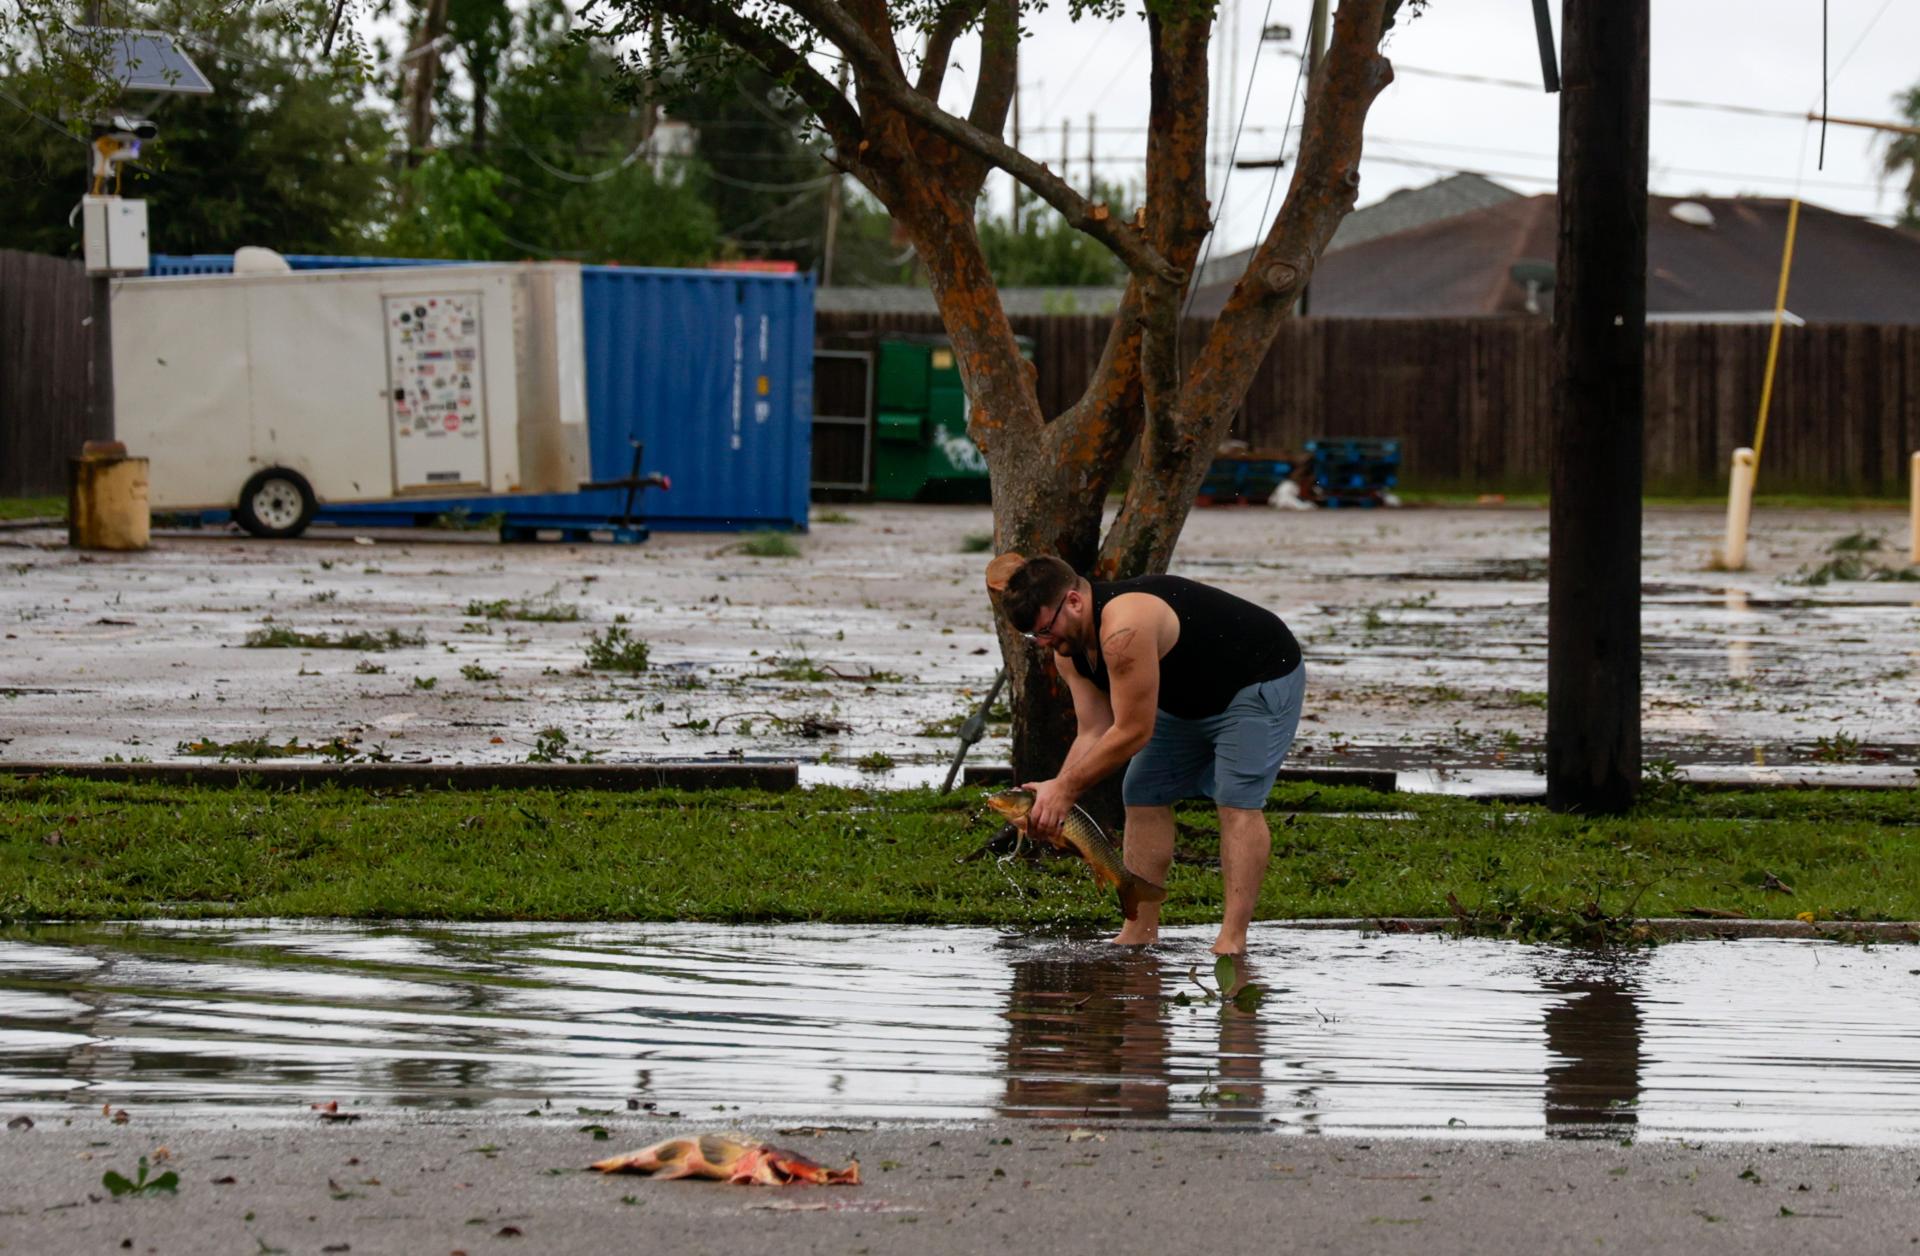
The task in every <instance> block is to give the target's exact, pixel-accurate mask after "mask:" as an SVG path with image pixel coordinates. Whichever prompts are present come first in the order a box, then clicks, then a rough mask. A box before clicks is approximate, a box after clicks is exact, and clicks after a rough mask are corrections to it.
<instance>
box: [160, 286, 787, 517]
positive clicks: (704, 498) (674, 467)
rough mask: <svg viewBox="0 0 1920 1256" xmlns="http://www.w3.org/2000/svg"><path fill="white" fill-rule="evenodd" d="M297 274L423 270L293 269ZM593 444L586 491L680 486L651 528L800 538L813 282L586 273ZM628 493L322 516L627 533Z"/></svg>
mask: <svg viewBox="0 0 1920 1256" xmlns="http://www.w3.org/2000/svg"><path fill="white" fill-rule="evenodd" d="M287 261H288V263H289V264H291V265H292V266H293V267H294V268H295V269H297V270H333V269H349V268H357V267H362V266H393V265H408V264H418V263H407V262H404V261H399V260H394V259H387V258H341V257H323V256H313V255H291V256H289V257H288V258H287ZM232 267H233V261H232V258H231V257H228V256H225V255H220V254H201V255H197V256H191V257H169V256H165V255H159V256H156V257H155V258H154V259H153V265H152V268H151V273H152V274H155V275H180V274H203V275H204V274H221V273H226V272H230V271H231V270H232ZM580 289H581V305H582V310H581V313H582V322H583V324H584V329H585V337H586V346H585V350H586V370H587V432H588V443H589V447H590V450H591V459H592V467H593V478H594V479H595V480H617V479H622V478H624V477H626V476H627V475H628V474H629V473H630V472H631V471H632V469H633V449H632V446H631V444H630V441H632V440H639V441H641V442H643V443H644V445H645V447H646V456H645V461H644V463H643V465H642V470H643V471H658V472H660V473H662V474H664V475H666V476H667V477H668V478H669V479H670V480H671V481H672V484H673V487H672V489H671V490H668V491H666V492H662V491H660V490H658V489H648V490H646V491H645V492H643V493H641V494H640V495H639V497H638V498H637V499H636V504H635V514H636V517H637V518H638V519H639V520H640V522H642V523H643V524H644V526H646V527H649V528H655V529H660V530H664V531H705V530H719V529H739V528H795V529H804V528H805V527H806V526H807V502H808V481H809V478H810V471H811V462H812V448H811V441H812V423H813V418H812V413H813V404H812V399H813V280H812V277H811V276H807V275H768V274H758V273H748V272H736V271H707V270H661V269H652V268H643V267H628V266H583V267H582V268H581V276H580ZM626 497H627V494H626V492H625V490H621V489H601V490H596V491H593V492H585V493H556V494H516V495H512V496H507V497H473V498H458V499H443V498H436V499H433V500H432V501H417V500H414V501H404V502H393V503H391V504H387V503H379V504H364V505H353V506H327V507H323V508H322V509H321V511H320V517H321V518H322V519H327V520H332V521H334V522H337V523H346V524H355V523H357V524H361V525H364V526H372V525H375V524H381V523H409V522H416V521H418V520H420V519H421V518H423V517H431V516H433V515H438V514H440V513H443V512H447V511H456V510H463V511H465V512H467V514H468V515H469V516H472V517H483V516H487V515H492V514H503V515H505V516H506V517H507V522H508V525H509V526H510V527H516V528H529V527H547V528H571V529H585V528H593V527H597V526H602V525H605V524H606V523H607V522H608V521H610V520H615V519H618V518H619V517H620V516H621V513H622V511H623V509H624V506H625V502H626Z"/></svg>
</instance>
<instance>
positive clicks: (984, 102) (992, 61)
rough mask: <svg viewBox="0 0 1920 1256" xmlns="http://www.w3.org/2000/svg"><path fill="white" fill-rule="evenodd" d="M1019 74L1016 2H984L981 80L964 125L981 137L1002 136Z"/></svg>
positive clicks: (1018, 26) (975, 88)
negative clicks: (976, 130) (975, 130)
mask: <svg viewBox="0 0 1920 1256" xmlns="http://www.w3.org/2000/svg"><path fill="white" fill-rule="evenodd" d="M1019 73H1020V4H1019V0H987V13H986V20H985V21H984V22H982V23H981V25H980V79H979V82H978V83H976V84H975V85H974V89H973V108H972V109H971V110H970V111H969V112H968V114H967V121H968V122H970V123H972V124H973V125H974V126H975V127H977V128H978V129H979V130H980V132H981V134H983V135H1001V134H1004V133H1005V131H1006V128H1007V109H1008V108H1009V107H1010V106H1011V105H1012V104H1013V93H1014V92H1015V91H1017V90H1019Z"/></svg>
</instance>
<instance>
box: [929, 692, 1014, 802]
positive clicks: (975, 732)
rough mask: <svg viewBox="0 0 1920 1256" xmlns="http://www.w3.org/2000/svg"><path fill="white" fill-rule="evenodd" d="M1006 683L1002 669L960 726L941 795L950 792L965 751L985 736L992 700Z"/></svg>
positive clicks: (964, 756)
mask: <svg viewBox="0 0 1920 1256" xmlns="http://www.w3.org/2000/svg"><path fill="white" fill-rule="evenodd" d="M1006 683H1007V669H1006V668H1004V667H1003V668H1001V669H1000V673H999V675H997V676H995V677H994V678H993V688H991V689H989V690H987V700H986V701H985V702H982V703H981V704H980V709H979V710H977V711H975V712H974V713H973V714H972V715H969V716H968V717H967V722H966V723H964V724H962V725H961V726H960V747H959V749H957V750H955V751H954V752H953V762H952V764H950V765H949V766H948V768H947V779H946V783H945V784H943V785H941V786H940V792H941V793H943V794H945V793H951V792H952V790H953V778H954V777H956V776H958V775H960V765H961V763H963V762H965V760H966V757H967V751H969V750H971V749H973V743H974V742H976V741H979V740H980V739H981V738H982V737H984V736H985V735H986V732H987V715H988V713H989V712H991V711H992V710H993V702H994V699H995V698H998V697H999V696H1000V687H1001V686H1002V685H1004V684H1006ZM1015 779H1018V778H1017V777H1016V778H1015Z"/></svg>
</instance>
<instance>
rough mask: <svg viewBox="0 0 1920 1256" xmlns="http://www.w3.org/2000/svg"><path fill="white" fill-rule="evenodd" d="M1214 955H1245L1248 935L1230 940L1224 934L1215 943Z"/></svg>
mask: <svg viewBox="0 0 1920 1256" xmlns="http://www.w3.org/2000/svg"><path fill="white" fill-rule="evenodd" d="M1213 953H1214V954H1215V955H1245V954H1246V953H1247V937H1246V935H1245V934H1241V935H1240V936H1239V937H1237V938H1230V937H1228V936H1227V935H1226V934H1224V933H1223V934H1221V935H1220V936H1219V937H1217V938H1215V939H1214V941H1213Z"/></svg>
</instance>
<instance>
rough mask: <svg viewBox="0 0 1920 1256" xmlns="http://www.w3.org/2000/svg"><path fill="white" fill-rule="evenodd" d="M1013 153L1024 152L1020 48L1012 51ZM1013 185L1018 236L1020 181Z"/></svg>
mask: <svg viewBox="0 0 1920 1256" xmlns="http://www.w3.org/2000/svg"><path fill="white" fill-rule="evenodd" d="M1013 151H1015V152H1016V153H1017V152H1024V151H1025V150H1024V149H1022V148H1021V147H1020V46H1019V45H1018V44H1015V45H1014V49H1013ZM1010 182H1011V183H1012V184H1013V234H1015V235H1019V234H1020V180H1018V179H1013V180H1010Z"/></svg>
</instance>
